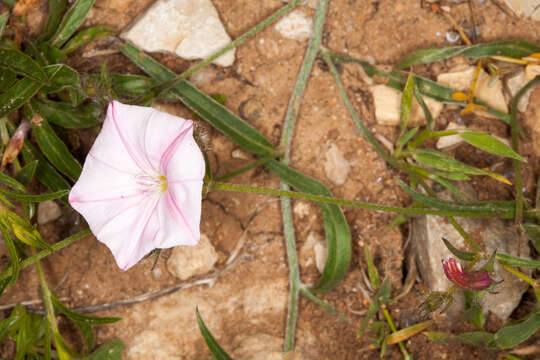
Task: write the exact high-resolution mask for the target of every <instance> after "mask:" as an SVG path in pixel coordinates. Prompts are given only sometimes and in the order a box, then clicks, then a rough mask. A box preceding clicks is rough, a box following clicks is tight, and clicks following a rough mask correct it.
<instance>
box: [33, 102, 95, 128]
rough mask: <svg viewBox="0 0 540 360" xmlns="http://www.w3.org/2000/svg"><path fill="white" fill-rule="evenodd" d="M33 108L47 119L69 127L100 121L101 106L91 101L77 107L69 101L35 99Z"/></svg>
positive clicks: (88, 124)
mask: <svg viewBox="0 0 540 360" xmlns="http://www.w3.org/2000/svg"><path fill="white" fill-rule="evenodd" d="M30 104H31V105H32V108H33V109H34V110H35V111H36V112H37V113H38V114H39V115H41V116H42V117H43V118H44V119H46V120H47V121H49V122H51V123H53V124H56V125H58V126H61V127H63V128H67V129H83V128H87V127H92V126H95V125H98V124H99V123H100V119H99V117H100V114H101V107H100V106H99V105H97V104H93V103H89V104H86V105H81V106H79V107H75V106H73V105H71V104H69V103H64V102H59V101H51V100H47V99H39V100H38V99H35V100H32V101H31V102H30Z"/></svg>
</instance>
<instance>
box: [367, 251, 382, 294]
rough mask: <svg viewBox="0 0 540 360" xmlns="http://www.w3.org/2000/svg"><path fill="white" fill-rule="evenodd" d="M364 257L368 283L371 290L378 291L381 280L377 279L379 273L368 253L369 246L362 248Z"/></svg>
mask: <svg viewBox="0 0 540 360" xmlns="http://www.w3.org/2000/svg"><path fill="white" fill-rule="evenodd" d="M364 255H365V258H366V263H367V270H368V276H369V282H370V283H371V287H372V288H373V289H378V288H379V286H381V279H380V277H379V272H378V271H377V268H376V267H375V264H374V263H373V258H372V257H371V252H370V251H369V246H367V245H366V246H365V247H364Z"/></svg>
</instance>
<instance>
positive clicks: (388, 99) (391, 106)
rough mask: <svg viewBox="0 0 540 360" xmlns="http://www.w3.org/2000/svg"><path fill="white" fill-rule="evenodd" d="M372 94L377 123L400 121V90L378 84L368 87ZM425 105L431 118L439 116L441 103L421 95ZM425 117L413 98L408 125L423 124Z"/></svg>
mask: <svg viewBox="0 0 540 360" xmlns="http://www.w3.org/2000/svg"><path fill="white" fill-rule="evenodd" d="M369 90H370V91H371V95H372V96H373V102H374V104H375V118H376V120H377V124H379V125H389V126H397V125H399V123H400V113H401V91H398V90H396V89H394V88H391V87H389V86H386V85H383V84H379V85H375V86H372V87H370V88H369ZM423 100H424V102H425V103H426V106H427V107H428V109H429V112H430V113H431V116H432V117H433V119H434V120H435V119H437V117H439V115H440V113H441V111H442V109H443V106H444V105H443V104H442V103H440V102H438V101H435V100H433V99H431V98H428V97H426V96H424V97H423ZM425 121H426V118H425V116H424V111H422V108H421V107H420V105H419V104H418V101H416V99H413V102H412V106H411V113H410V115H409V123H408V125H409V126H418V125H422V124H425Z"/></svg>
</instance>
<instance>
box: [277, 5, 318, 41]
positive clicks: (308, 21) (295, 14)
mask: <svg viewBox="0 0 540 360" xmlns="http://www.w3.org/2000/svg"><path fill="white" fill-rule="evenodd" d="M275 29H276V30H277V31H279V33H280V34H281V35H282V36H283V37H285V38H287V39H293V40H305V39H308V38H309V37H310V36H311V33H312V31H313V19H312V18H311V17H309V16H307V15H306V14H305V13H304V12H303V11H301V10H295V11H292V12H291V13H290V14H288V15H286V16H285V17H283V18H282V19H281V20H280V21H279V22H278V23H277V24H276V25H275Z"/></svg>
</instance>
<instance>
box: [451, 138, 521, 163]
mask: <svg viewBox="0 0 540 360" xmlns="http://www.w3.org/2000/svg"><path fill="white" fill-rule="evenodd" d="M459 137H461V138H462V139H463V140H465V141H466V142H467V143H469V144H471V145H472V146H474V147H477V148H479V149H481V150H484V151H487V152H489V153H492V154H495V155H500V156H504V157H508V158H511V159H516V160H519V161H523V162H526V160H525V159H524V158H523V157H521V156H520V155H519V154H518V153H516V152H515V151H514V150H512V148H510V147H509V146H508V145H506V144H505V143H503V142H502V141H500V140H498V139H496V138H494V137H493V136H491V135H489V134H485V133H481V132H476V131H464V132H460V133H459Z"/></svg>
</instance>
